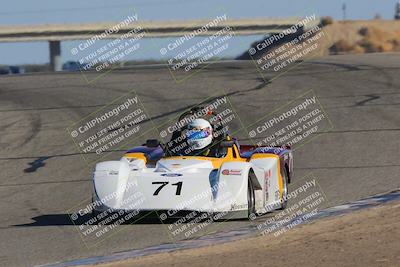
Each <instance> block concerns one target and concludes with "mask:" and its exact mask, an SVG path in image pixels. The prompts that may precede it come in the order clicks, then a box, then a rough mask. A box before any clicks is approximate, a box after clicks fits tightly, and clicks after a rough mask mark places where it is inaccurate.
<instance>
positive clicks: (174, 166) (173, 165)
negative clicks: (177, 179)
mask: <svg viewBox="0 0 400 267" xmlns="http://www.w3.org/2000/svg"><path fill="white" fill-rule="evenodd" d="M171 166H172V168H178V167H180V166H181V164H178V163H174V164H171Z"/></svg>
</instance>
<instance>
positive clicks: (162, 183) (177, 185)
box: [152, 182, 183, 196]
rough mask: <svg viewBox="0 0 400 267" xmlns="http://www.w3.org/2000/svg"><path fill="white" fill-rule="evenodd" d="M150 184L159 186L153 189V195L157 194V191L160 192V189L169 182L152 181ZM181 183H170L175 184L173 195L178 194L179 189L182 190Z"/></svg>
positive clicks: (179, 192)
mask: <svg viewBox="0 0 400 267" xmlns="http://www.w3.org/2000/svg"><path fill="white" fill-rule="evenodd" d="M152 184H159V185H160V186H159V187H158V188H157V189H156V191H154V193H153V196H157V195H158V193H160V191H161V189H163V188H164V186H166V185H167V184H169V182H152ZM182 184H183V182H177V183H174V184H171V185H175V186H176V192H175V195H177V196H179V195H180V194H181V190H182Z"/></svg>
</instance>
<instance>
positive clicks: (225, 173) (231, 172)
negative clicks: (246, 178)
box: [222, 169, 242, 175]
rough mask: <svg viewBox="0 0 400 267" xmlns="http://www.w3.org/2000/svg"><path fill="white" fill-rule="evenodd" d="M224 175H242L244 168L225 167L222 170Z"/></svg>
mask: <svg viewBox="0 0 400 267" xmlns="http://www.w3.org/2000/svg"><path fill="white" fill-rule="evenodd" d="M222 174H223V175H242V170H228V169H225V170H223V171H222Z"/></svg>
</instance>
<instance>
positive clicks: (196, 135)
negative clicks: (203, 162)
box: [186, 119, 213, 150]
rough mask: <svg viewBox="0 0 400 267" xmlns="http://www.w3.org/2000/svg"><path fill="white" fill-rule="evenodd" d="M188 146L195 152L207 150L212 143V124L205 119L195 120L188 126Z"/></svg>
mask: <svg viewBox="0 0 400 267" xmlns="http://www.w3.org/2000/svg"><path fill="white" fill-rule="evenodd" d="M186 138H187V142H188V144H189V145H190V146H191V148H192V149H194V150H199V149H202V148H205V147H206V146H208V145H209V144H211V143H212V140H213V132H212V127H211V124H210V123H209V122H208V121H207V120H205V119H195V120H193V121H191V122H190V123H189V124H188V131H187V133H186Z"/></svg>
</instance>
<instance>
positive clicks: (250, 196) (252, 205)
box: [247, 176, 256, 219]
mask: <svg viewBox="0 0 400 267" xmlns="http://www.w3.org/2000/svg"><path fill="white" fill-rule="evenodd" d="M247 203H248V218H249V219H252V218H253V217H254V216H255V212H256V200H255V195H254V186H253V182H252V181H251V178H250V176H249V181H248V183H247Z"/></svg>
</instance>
